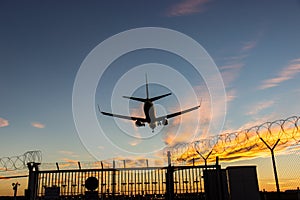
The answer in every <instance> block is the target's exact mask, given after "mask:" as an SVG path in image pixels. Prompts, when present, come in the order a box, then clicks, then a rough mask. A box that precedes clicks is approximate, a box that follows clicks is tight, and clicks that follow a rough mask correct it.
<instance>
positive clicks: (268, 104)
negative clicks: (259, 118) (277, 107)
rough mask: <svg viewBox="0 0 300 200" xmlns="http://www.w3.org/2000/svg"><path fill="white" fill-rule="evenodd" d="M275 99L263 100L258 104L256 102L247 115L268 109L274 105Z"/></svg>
mask: <svg viewBox="0 0 300 200" xmlns="http://www.w3.org/2000/svg"><path fill="white" fill-rule="evenodd" d="M274 103H275V102H274V101H273V100H270V101H263V102H259V103H257V104H255V105H254V106H252V107H251V110H250V111H249V112H247V113H246V115H256V114H258V113H259V112H260V111H262V110H264V109H267V108H269V107H271V106H273V105H274Z"/></svg>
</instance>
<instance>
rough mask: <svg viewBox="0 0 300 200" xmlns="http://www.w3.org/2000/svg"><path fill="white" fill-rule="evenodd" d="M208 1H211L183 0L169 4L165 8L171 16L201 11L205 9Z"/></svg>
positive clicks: (209, 0)
mask: <svg viewBox="0 0 300 200" xmlns="http://www.w3.org/2000/svg"><path fill="white" fill-rule="evenodd" d="M209 2H211V0H183V1H181V2H180V3H178V4H175V5H173V6H171V7H170V8H169V9H168V10H167V15H168V16H170V17H172V16H184V15H191V14H194V13H201V12H204V11H205V10H206V7H207V3H209Z"/></svg>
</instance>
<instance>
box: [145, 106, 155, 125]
mask: <svg viewBox="0 0 300 200" xmlns="http://www.w3.org/2000/svg"><path fill="white" fill-rule="evenodd" d="M144 113H145V117H146V121H147V123H148V124H149V126H150V128H151V129H154V128H155V127H156V124H155V122H156V120H155V119H156V117H155V109H154V105H153V103H152V102H151V101H146V102H145V103H144Z"/></svg>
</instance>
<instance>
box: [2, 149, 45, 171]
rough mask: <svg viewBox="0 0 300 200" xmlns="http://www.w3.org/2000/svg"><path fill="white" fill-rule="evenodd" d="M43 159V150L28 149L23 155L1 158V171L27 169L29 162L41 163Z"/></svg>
mask: <svg viewBox="0 0 300 200" xmlns="http://www.w3.org/2000/svg"><path fill="white" fill-rule="evenodd" d="M41 161H42V152H41V151H27V152H25V153H24V154H23V155H19V156H12V157H4V158H0V171H11V170H19V169H25V168H26V167H27V163H30V162H35V163H40V162H41Z"/></svg>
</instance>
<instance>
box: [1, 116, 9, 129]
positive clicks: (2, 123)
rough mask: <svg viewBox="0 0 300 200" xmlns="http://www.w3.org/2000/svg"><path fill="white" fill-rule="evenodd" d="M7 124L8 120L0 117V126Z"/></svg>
mask: <svg viewBox="0 0 300 200" xmlns="http://www.w3.org/2000/svg"><path fill="white" fill-rule="evenodd" d="M6 126H9V122H8V120H6V119H3V118H0V128H1V127H6Z"/></svg>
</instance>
